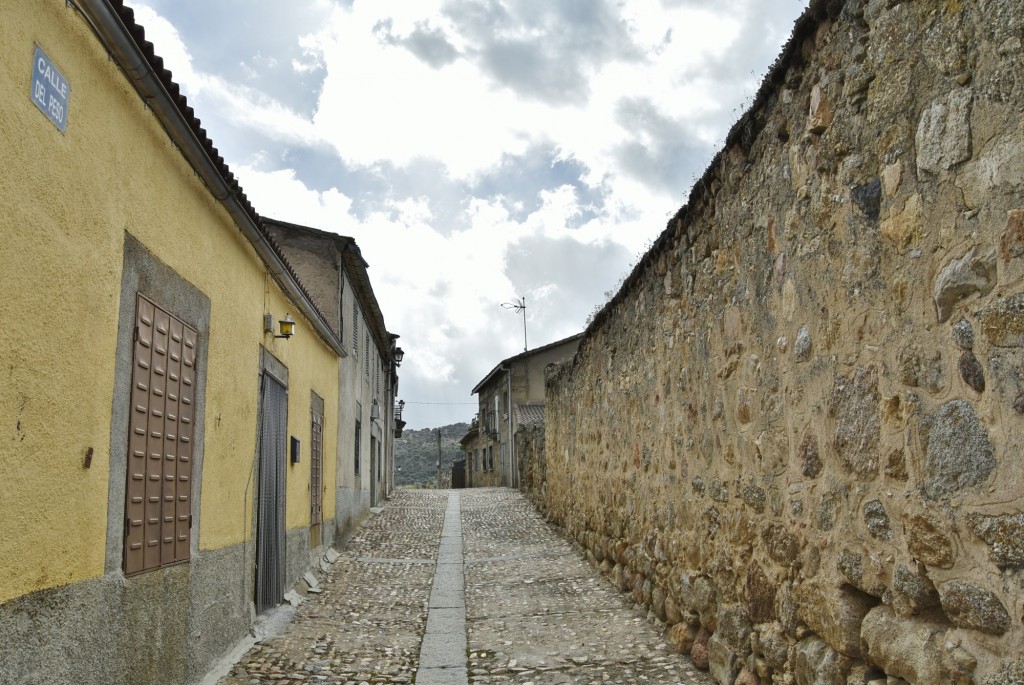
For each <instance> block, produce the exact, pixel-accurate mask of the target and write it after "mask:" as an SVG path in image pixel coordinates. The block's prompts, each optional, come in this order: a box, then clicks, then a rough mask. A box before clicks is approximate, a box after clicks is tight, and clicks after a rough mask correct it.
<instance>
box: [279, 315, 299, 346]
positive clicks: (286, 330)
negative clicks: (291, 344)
mask: <svg viewBox="0 0 1024 685" xmlns="http://www.w3.org/2000/svg"><path fill="white" fill-rule="evenodd" d="M277 325H278V326H279V327H280V328H281V334H280V335H275V336H274V337H275V338H284V339H285V340H287V339H288V338H290V337H292V336H293V335H295V319H293V318H292V315H291V314H285V315H284V318H283V319H281V320H280V321H278V322H277Z"/></svg>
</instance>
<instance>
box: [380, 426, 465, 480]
mask: <svg viewBox="0 0 1024 685" xmlns="http://www.w3.org/2000/svg"><path fill="white" fill-rule="evenodd" d="M440 430H441V468H442V469H443V470H446V471H451V468H452V462H453V461H456V460H458V459H462V458H463V452H462V449H461V448H460V447H459V441H460V440H462V438H463V437H465V435H466V432H467V431H468V430H469V424H468V423H453V424H451V425H449V426H441V427H440ZM437 431H438V429H437V428H421V429H419V430H409V429H408V428H406V429H405V430H403V431H402V437H400V438H398V439H396V440H395V485H397V486H398V487H402V486H410V485H414V486H417V485H418V486H425V487H435V486H436V485H437Z"/></svg>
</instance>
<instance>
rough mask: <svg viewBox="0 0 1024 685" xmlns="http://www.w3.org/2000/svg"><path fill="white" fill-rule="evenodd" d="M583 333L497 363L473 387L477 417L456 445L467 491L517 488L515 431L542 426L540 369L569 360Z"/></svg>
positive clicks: (542, 401)
mask: <svg viewBox="0 0 1024 685" xmlns="http://www.w3.org/2000/svg"><path fill="white" fill-rule="evenodd" d="M581 337H582V334H577V335H572V336H569V337H568V338H564V339H562V340H558V341H555V342H553V343H550V344H548V345H544V346H543V347H538V348H537V349H534V350H529V351H527V352H522V353H520V354H517V355H515V356H513V357H509V358H508V359H504V360H502V361H501V362H499V363H498V365H497V366H495V367H494V368H493V369H491V371H490V372H489V373H488V374H487V375H486V376H484V377H483V379H481V381H480V382H479V383H477V384H476V386H475V387H474V388H473V394H474V395H476V396H477V397H478V399H479V407H480V408H479V412H478V413H477V416H476V418H474V419H473V423H472V424H471V426H470V429H469V431H468V432H467V434H466V435H465V436H464V437H463V438H462V440H461V441H460V444H461V445H462V448H463V450H465V452H466V485H467V487H492V486H499V485H504V486H511V487H519V483H520V480H521V475H522V473H521V465H520V463H519V460H518V459H517V458H516V431H517V430H518V429H519V428H520V427H522V426H527V425H535V424H537V423H543V421H544V402H545V390H544V370H545V369H546V368H547V366H548V365H550V364H556V363H558V362H562V361H565V360H567V359H571V358H572V356H573V355H574V354H576V348H577V347H579V342H580V338H581Z"/></svg>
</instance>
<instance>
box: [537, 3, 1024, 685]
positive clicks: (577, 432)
mask: <svg viewBox="0 0 1024 685" xmlns="http://www.w3.org/2000/svg"><path fill="white" fill-rule="evenodd" d="M1022 38H1024V5H1021V3H1020V2H1019V0H991V1H988V2H982V1H981V0H978V1H976V2H970V1H968V0H942V1H941V2H940V1H938V0H936V1H933V2H923V1H917V2H899V1H898V0H870V1H869V2H868V1H863V0H850V1H848V2H836V1H831V2H812V3H811V8H810V9H809V10H808V12H807V14H806V15H805V16H804V17H803V18H802V19H801V20H800V22H798V24H797V26H796V27H795V30H794V35H793V37H792V40H791V41H790V43H789V44H788V45H787V47H786V48H785V50H784V52H783V55H782V56H781V57H780V59H779V61H778V63H777V64H776V65H775V66H774V67H773V68H772V70H771V72H770V73H769V75H768V76H767V78H766V79H765V82H764V85H763V86H762V88H761V90H760V91H759V93H758V95H757V98H756V100H755V102H754V103H753V106H752V107H751V109H750V110H749V111H748V112H747V113H746V114H745V115H744V116H743V118H741V120H740V121H739V122H737V124H736V125H735V126H734V127H733V129H732V131H731V132H730V134H729V137H728V139H727V142H726V145H725V147H724V148H723V150H722V151H721V152H720V153H719V154H718V155H717V156H716V158H715V159H714V160H713V162H712V164H711V166H710V168H709V169H708V171H707V172H706V174H705V175H704V176H703V178H702V179H701V180H700V181H699V182H698V183H697V185H696V186H695V188H694V190H693V192H692V193H691V195H690V198H689V200H688V202H687V204H686V206H684V207H683V208H682V209H681V210H680V211H679V213H678V214H677V215H676V216H675V217H674V218H673V219H672V221H670V223H669V225H668V227H667V228H666V230H665V232H664V233H663V235H662V236H661V237H660V238H659V240H658V241H657V242H656V243H655V245H654V246H653V247H652V249H651V250H650V252H649V253H648V254H647V255H646V256H645V257H644V259H643V260H642V261H641V263H640V264H639V265H638V266H637V268H636V269H635V270H634V272H633V273H632V274H631V275H630V277H629V278H628V279H627V281H626V283H625V284H624V286H623V288H622V290H621V291H620V292H619V293H618V294H617V295H616V297H615V298H614V299H613V300H612V301H611V302H610V303H609V304H608V305H607V306H606V307H605V308H604V309H603V310H602V311H601V312H600V313H599V314H598V316H597V317H596V319H595V321H594V323H593V324H592V325H591V327H590V328H589V329H588V331H587V332H586V335H585V338H584V340H583V342H582V344H581V346H580V350H579V353H578V354H577V356H576V358H575V360H574V361H573V362H572V363H571V364H569V365H567V366H565V367H564V368H563V369H562V370H561V371H559V372H558V373H557V374H554V375H553V376H551V377H550V378H549V383H548V409H547V429H546V463H544V464H541V463H539V462H538V463H537V464H534V465H533V466H531V468H535V469H539V468H541V467H543V472H542V473H538V475H537V476H536V477H534V478H532V479H527V482H533V483H534V489H533V492H534V495H535V496H539V495H540V494H541V493H543V503H542V506H543V507H544V508H545V510H546V511H547V513H548V515H549V516H551V517H552V518H553V519H554V520H555V521H557V522H558V523H560V524H561V525H562V526H564V527H565V528H566V529H567V531H568V532H569V533H570V534H571V535H573V536H574V537H575V538H576V539H577V540H578V541H579V542H580V543H581V544H583V546H584V547H585V548H586V549H587V550H589V553H590V554H591V555H592V558H593V560H594V563H595V564H599V565H600V567H601V568H602V569H603V570H604V571H605V572H606V573H608V574H609V576H610V577H611V578H612V579H613V581H614V582H615V583H617V584H618V585H619V587H620V588H621V589H622V590H623V591H626V592H630V593H632V596H633V598H634V599H635V600H636V601H637V602H639V603H641V604H643V605H645V606H648V607H650V609H651V611H653V612H654V613H655V614H656V615H657V616H658V617H659V618H660V619H663V620H665V621H666V622H667V624H669V625H671V626H672V627H671V630H670V633H669V634H670V636H671V638H672V639H673V641H674V642H675V643H676V644H677V646H678V647H679V648H680V649H681V650H684V651H690V652H691V655H692V657H693V659H694V661H695V663H697V664H698V665H704V666H705V667H707V668H710V670H711V673H712V674H713V676H714V677H715V678H716V679H717V681H718V682H721V683H733V682H739V683H744V684H750V683H762V684H763V683H798V684H799V685H810V684H812V683H813V684H816V685H817V684H824V683H829V684H832V683H837V684H843V683H858V684H861V683H869V682H875V683H878V682H882V683H884V682H886V676H888V677H889V678H890V679H889V680H888V682H889V683H890V684H891V683H900V682H904V681H905V682H909V683H972V682H974V683H980V684H981V685H995V684H997V683H999V684H1002V683H1022V682H1024V659H1022V652H1024V649H1022V645H1024V627H1022V613H1024V573H1022V570H1024V476H1022V472H1024V468H1022V465H1024V461H1022V456H1021V454H1022V446H1024V417H1022V413H1024V279H1022V275H1024V260H1022V259H1021V257H1022V256H1024V118H1022V117H1021V114H1020V112H1021V110H1022V108H1024V52H1022V47H1021V42H1022Z"/></svg>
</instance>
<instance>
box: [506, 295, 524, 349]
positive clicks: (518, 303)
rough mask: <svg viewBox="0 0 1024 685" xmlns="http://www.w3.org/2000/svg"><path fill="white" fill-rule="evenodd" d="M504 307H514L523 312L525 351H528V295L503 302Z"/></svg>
mask: <svg viewBox="0 0 1024 685" xmlns="http://www.w3.org/2000/svg"><path fill="white" fill-rule="evenodd" d="M501 307H502V309H514V310H515V312H516V314H518V313H519V312H522V313H523V352H526V350H527V349H528V348H527V345H526V297H521V298H519V299H517V300H513V301H511V302H502V303H501Z"/></svg>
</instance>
